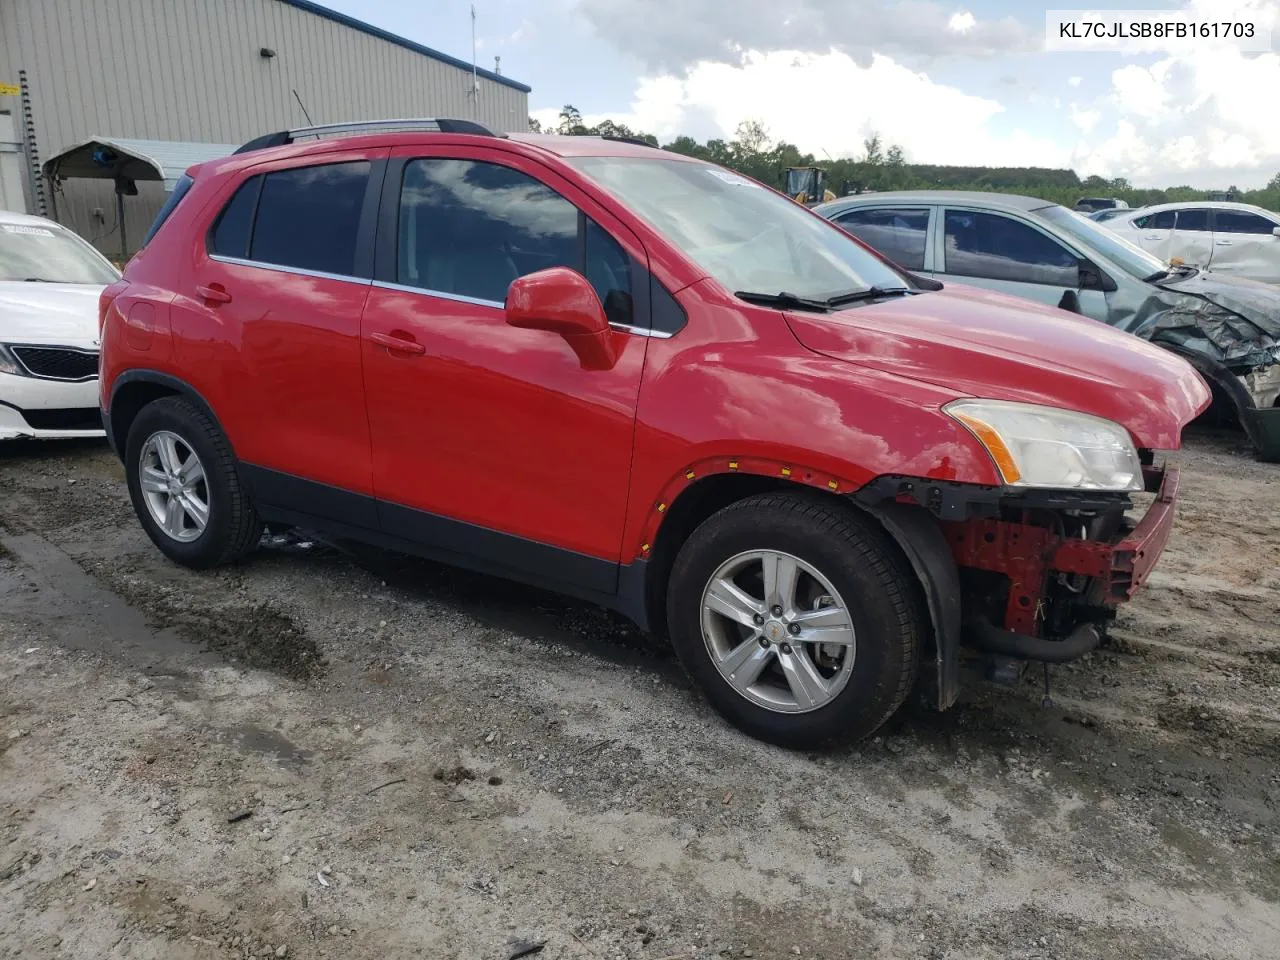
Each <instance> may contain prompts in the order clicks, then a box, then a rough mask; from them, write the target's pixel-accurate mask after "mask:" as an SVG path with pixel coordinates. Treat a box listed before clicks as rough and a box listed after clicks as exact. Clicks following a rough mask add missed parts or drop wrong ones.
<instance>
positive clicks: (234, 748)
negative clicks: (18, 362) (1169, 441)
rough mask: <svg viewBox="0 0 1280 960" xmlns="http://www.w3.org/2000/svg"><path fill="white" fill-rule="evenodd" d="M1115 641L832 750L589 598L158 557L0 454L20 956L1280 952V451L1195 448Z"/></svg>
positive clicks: (405, 567) (8, 949) (69, 493)
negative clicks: (1160, 542)
mask: <svg viewBox="0 0 1280 960" xmlns="http://www.w3.org/2000/svg"><path fill="white" fill-rule="evenodd" d="M1175 459H1176V460H1178V461H1179V462H1180V463H1181V464H1182V466H1183V468H1184V494H1183V500H1182V505H1181V508H1180V513H1179V519H1178V524H1177V529H1176V532H1175V534H1174V537H1173V539H1172V542H1171V545H1170V547H1169V550H1168V552H1167V553H1166V555H1165V557H1164V559H1163V560H1162V562H1161V564H1160V566H1159V567H1158V568H1157V571H1156V574H1155V575H1154V577H1153V578H1152V580H1151V582H1150V584H1149V586H1148V588H1147V589H1146V590H1145V592H1143V593H1142V594H1141V595H1140V597H1139V599H1138V600H1137V601H1135V602H1134V603H1133V604H1132V605H1131V606H1130V607H1129V608H1128V609H1126V610H1125V611H1124V613H1123V614H1122V617H1121V620H1120V621H1119V623H1118V625H1117V627H1116V629H1115V631H1114V639H1113V640H1112V641H1111V642H1110V643H1109V645H1108V646H1107V647H1105V648H1104V649H1103V650H1101V651H1099V652H1098V653H1096V654H1094V655H1093V656H1091V657H1090V658H1089V659H1088V660H1086V661H1083V662H1081V663H1079V664H1076V665H1074V666H1073V667H1069V668H1064V669H1057V670H1056V671H1055V674H1054V680H1053V683H1054V691H1053V694H1054V703H1053V704H1052V705H1051V706H1048V707H1045V706H1042V704H1041V693H1040V690H1039V688H1038V686H1037V685H1036V684H1035V683H1034V682H1033V681H1032V680H1030V679H1028V680H1027V681H1026V682H1025V683H1024V684H1023V685H1022V686H1020V687H1017V688H1008V687H999V686H994V685H975V686H972V687H970V688H968V689H967V690H966V693H965V695H964V698H963V700H962V703H961V704H960V705H959V706H958V707H956V708H955V709H954V710H952V711H949V712H947V713H945V714H936V713H932V712H930V711H928V710H925V709H922V708H918V707H914V706H908V707H906V708H904V710H903V711H901V712H900V714H899V715H898V716H897V717H896V718H895V719H894V721H892V723H891V725H890V727H889V728H888V729H887V730H886V731H885V736H883V737H882V738H878V739H877V740H875V741H874V742H871V743H866V744H863V745H862V747H861V748H860V749H854V748H844V749H840V750H838V751H835V752H828V753H826V754H821V755H809V754H796V753H788V752H785V751H782V750H778V749H774V748H771V747H767V746H764V745H762V744H760V743H757V742H754V741H752V740H749V739H747V738H746V737H744V736H742V735H739V734H737V733H736V732H734V731H733V730H731V729H729V728H728V727H727V726H726V725H725V724H723V723H722V722H721V721H720V720H719V719H718V718H717V717H716V716H715V715H714V714H712V713H711V712H710V710H709V709H708V708H707V707H706V706H705V705H704V704H703V702H702V701H701V699H700V698H699V696H698V695H697V693H696V692H695V691H693V690H692V689H691V688H690V686H689V684H688V683H687V682H686V681H685V679H684V677H683V675H682V674H681V673H680V671H679V669H678V667H677V665H676V663H675V661H674V659H673V658H672V656H671V654H670V653H669V651H667V650H665V649H662V648H661V647H659V646H657V645H655V643H654V642H652V641H650V640H648V639H646V638H645V637H643V636H640V635H638V634H637V633H636V632H635V631H634V630H630V629H628V628H627V626H626V625H625V624H624V623H623V622H622V621H620V620H618V619H616V618H614V617H613V616H611V615H609V614H607V613H604V612H602V611H600V610H597V609H596V608H593V607H590V606H587V605H583V604H578V603H575V602H572V601H566V600H562V599H559V598H556V597H552V596H549V595H547V594H544V593H541V592H538V591H534V590H530V589H525V588H522V587H519V586H514V585H511V584H508V583H504V582H501V581H497V580H492V579H488V578H484V577H478V576H473V575H469V574H462V573H458V572H453V571H450V570H447V569H445V568H441V567H438V566H435V565H432V564H429V563H425V562H420V561H416V560H408V559H404V558H400V557H395V556H391V555H388V554H384V553H379V552H376V551H368V550H360V551H356V552H350V551H344V550H340V549H337V548H335V547H332V546H328V545H325V544H321V543H309V542H307V541H300V540H298V539H296V538H287V539H286V538H282V539H280V540H279V542H276V543H273V544H272V545H270V546H269V547H268V548H267V549H264V550H261V551H259V553H258V554H256V555H255V556H254V557H253V558H251V559H250V560H249V561H248V562H246V563H245V564H243V565H241V566H239V567H236V568H233V569H227V570H221V571H217V572H213V573H205V574H196V573H192V572H189V571H186V570H183V569H181V568H178V567H176V566H174V565H172V564H169V563H168V562H166V561H165V560H164V559H163V558H162V557H161V555H160V554H159V553H158V552H157V551H156V550H155V549H154V548H153V547H152V545H151V544H150V542H149V541H148V540H147V539H146V538H145V536H144V535H143V533H142V532H141V529H140V528H139V526H138V524H137V522H136V520H135V519H134V517H133V515H132V513H131V510H130V507H129V505H128V500H127V495H126V493H125V490H124V484H123V475H122V472H121V469H120V466H119V464H118V463H117V462H116V461H115V460H114V459H113V457H112V456H111V454H110V453H109V451H108V450H107V449H106V448H105V446H103V445H102V444H97V443H83V444H53V443H49V444H44V445H17V446H10V445H6V446H5V447H4V448H3V449H2V450H0V903H3V904H4V908H3V909H0V956H3V955H6V954H8V955H12V956H15V957H17V956H21V957H23V958H31V960H38V958H53V957H83V958H95V960H96V958H102V957H108V956H112V957H136V958H152V957H154V958H166V960H170V958H186V957H191V958H214V957H218V958H231V957H240V958H244V957H250V956H253V957H259V956H275V957H280V956H289V957H299V958H311V957H335V958H337V957H342V958H354V960H363V958H375V957H376V958H379V960H381V958H386V957H408V956H422V957H432V958H435V957H440V958H454V957H456V958H478V960H487V958H496V960H507V958H509V957H511V956H513V955H515V954H518V953H519V952H520V950H521V948H522V944H521V943H520V942H519V941H528V943H526V944H524V946H526V947H530V948H531V947H532V946H533V945H535V944H538V943H543V942H544V941H545V947H544V948H543V950H542V952H541V953H539V954H536V956H538V957H540V958H547V960H549V958H583V960H592V958H596V960H600V958H650V960H676V958H679V960H694V958H697V960H702V958H718V957H735V958H736V957H752V956H754V957H760V958H785V957H794V956H802V957H810V958H819V957H821V958H828V960H836V958H853V957H858V958H862V957H876V958H887V957H909V958H917V957H919V958H955V960H960V958H964V960H973V958H996V957H999V958H1032V957H1039V958H1075V957H1100V958H1144V960H1152V958H1201V957H1214V958H1218V957H1221V958H1233V960H1246V958H1252V957H1258V958H1263V957H1269V958H1273V957H1275V956H1276V950H1277V947H1276V944H1277V943H1278V942H1280V857H1278V854H1280V818H1278V817H1277V813H1278V812H1280V763H1278V762H1277V761H1278V760H1280V697H1278V696H1277V694H1278V693H1280V625H1278V624H1280V613H1278V611H1280V565H1278V564H1277V559H1278V558H1280V470H1278V469H1277V468H1276V467H1274V466H1270V467H1269V466H1266V465H1262V464H1258V463H1256V462H1254V461H1252V460H1251V459H1250V458H1249V457H1248V456H1247V455H1245V454H1243V453H1242V452H1241V451H1239V450H1238V449H1236V448H1235V446H1234V444H1233V442H1232V440H1231V439H1230V438H1229V437H1227V436H1226V435H1217V434H1212V433H1198V434H1196V435H1195V436H1194V437H1193V438H1192V439H1191V441H1190V444H1189V447H1188V448H1187V449H1186V450H1184V451H1182V452H1181V453H1180V454H1177V455H1176V456H1175Z"/></svg>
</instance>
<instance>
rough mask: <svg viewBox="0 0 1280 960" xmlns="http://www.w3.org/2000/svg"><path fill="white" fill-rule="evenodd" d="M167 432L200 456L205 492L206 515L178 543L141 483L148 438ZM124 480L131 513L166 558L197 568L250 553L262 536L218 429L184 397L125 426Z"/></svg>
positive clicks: (153, 407) (146, 410) (152, 407)
mask: <svg viewBox="0 0 1280 960" xmlns="http://www.w3.org/2000/svg"><path fill="white" fill-rule="evenodd" d="M160 430H167V431H169V432H171V433H173V434H176V435H177V436H178V437H179V438H180V439H181V440H182V442H183V443H184V444H185V445H186V446H187V447H189V448H190V449H191V450H192V451H194V453H195V454H196V456H198V457H199V458H200V464H201V466H202V467H203V468H204V476H205V488H206V490H207V493H208V504H209V519H208V522H207V524H206V526H205V528H204V530H203V531H202V532H201V533H200V535H199V536H198V537H196V538H195V539H194V540H191V541H189V542H182V541H180V540H176V539H174V538H173V537H171V536H169V534H167V533H166V532H165V531H164V529H163V528H162V527H161V526H160V525H159V524H158V523H156V521H155V519H154V518H153V517H152V516H151V511H150V510H149V509H148V507H147V503H146V500H145V498H144V496H143V492H142V485H141V477H140V471H141V464H140V460H141V455H142V450H143V447H144V446H145V444H146V443H147V440H148V439H149V438H150V437H152V436H153V435H154V434H155V433H156V432H157V431H160ZM124 467H125V478H126V479H127V481H128V484H129V498H130V499H131V500H132V501H133V509H134V512H135V513H136V514H137V515H138V519H139V520H140V521H141V523H142V528H143V529H144V530H146V532H147V536H149V537H150V538H151V541H152V543H154V544H155V545H156V546H157V547H159V548H160V552H161V553H163V554H164V555H165V556H166V557H168V558H169V559H170V560H173V561H174V562H175V563H180V564H182V565H183V566H184V567H191V568H192V569H195V570H202V569H207V568H209V567H215V566H220V565H222V564H227V563H232V562H234V561H236V560H239V559H241V558H243V557H245V556H247V555H248V554H249V553H251V552H252V551H253V550H254V549H255V548H256V547H257V545H258V541H259V540H260V539H261V538H262V521H261V520H260V519H259V518H258V515H257V513H256V512H255V511H254V509H253V503H252V502H251V501H250V499H249V495H248V493H247V492H246V491H245V489H244V487H243V486H241V483H240V476H239V474H238V473H237V471H236V461H235V457H234V456H233V455H232V453H231V446H230V444H228V443H227V439H226V437H225V436H223V434H222V431H221V429H219V427H218V425H217V424H216V423H214V422H213V421H212V420H211V419H210V418H209V417H208V416H207V415H206V414H204V413H203V412H201V410H200V409H199V408H197V407H196V406H195V405H194V404H192V403H191V402H190V401H188V400H185V399H183V398H182V397H165V398H163V399H160V400H156V401H154V402H152V403H149V404H147V405H146V406H145V407H143V408H142V410H141V411H140V412H139V413H138V415H137V416H136V417H135V418H134V420H133V423H132V425H131V426H130V427H129V436H128V439H127V440H126V444H125V458H124Z"/></svg>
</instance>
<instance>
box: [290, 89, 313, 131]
mask: <svg viewBox="0 0 1280 960" xmlns="http://www.w3.org/2000/svg"><path fill="white" fill-rule="evenodd" d="M293 99H295V100H297V101H298V106H300V107H301V108H302V115H303V116H304V117H306V118H307V126H309V127H311V126H315V124H313V123H312V122H311V114H309V113H307V105H306V104H305V103H303V102H302V98H301V97H300V96H298V90H297V88H296V87H295V88H294V91H293Z"/></svg>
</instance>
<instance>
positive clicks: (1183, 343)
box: [1112, 270, 1280, 370]
mask: <svg viewBox="0 0 1280 960" xmlns="http://www.w3.org/2000/svg"><path fill="white" fill-rule="evenodd" d="M1147 286H1148V289H1149V290H1150V293H1149V295H1148V296H1147V297H1146V298H1145V299H1144V300H1143V301H1142V302H1134V303H1127V302H1125V301H1124V300H1116V301H1115V302H1114V303H1112V307H1113V310H1112V314H1113V322H1114V323H1115V325H1116V326H1118V327H1120V328H1121V329H1123V330H1127V331H1129V332H1130V333H1135V334H1137V335H1138V336H1140V337H1143V338H1144V339H1148V340H1157V341H1162V342H1165V343H1168V344H1170V345H1172V346H1175V347H1179V348H1181V349H1184V350H1190V351H1193V352H1195V353H1199V354H1202V355H1204V356H1207V357H1210V358H1212V359H1214V360H1217V361H1219V362H1220V363H1223V364H1225V365H1227V366H1228V367H1230V368H1231V369H1233V370H1250V369H1254V368H1257V367H1263V366H1267V365H1269V364H1272V363H1276V362H1280V286H1277V285H1275V284H1270V283H1260V282H1258V281H1256V280H1247V279H1245V278H1243V277H1228V276H1222V275H1221V274H1215V273H1214V272H1213V271H1211V270H1210V271H1200V272H1198V273H1195V274H1193V275H1191V276H1188V277H1184V278H1182V279H1176V278H1174V279H1170V280H1165V281H1162V282H1160V283H1154V284H1148V285H1147Z"/></svg>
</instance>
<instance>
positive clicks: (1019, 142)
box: [533, 50, 1068, 166]
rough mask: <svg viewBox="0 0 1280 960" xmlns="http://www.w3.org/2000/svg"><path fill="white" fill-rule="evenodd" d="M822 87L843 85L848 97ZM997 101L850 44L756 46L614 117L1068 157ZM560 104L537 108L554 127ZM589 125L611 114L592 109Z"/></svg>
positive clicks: (841, 147)
mask: <svg viewBox="0 0 1280 960" xmlns="http://www.w3.org/2000/svg"><path fill="white" fill-rule="evenodd" d="M815 90H839V91H840V97H839V104H838V106H837V107H833V103H832V101H831V100H830V98H828V97H817V96H814V91H815ZM1003 110H1004V107H1003V106H1002V105H1001V104H1000V103H999V102H997V101H995V100H991V99H988V98H985V97H979V96H974V95H972V94H968V93H964V92H963V91H961V90H958V89H956V88H955V87H950V86H946V85H944V84H940V83H936V82H935V81H933V80H931V79H930V78H929V77H928V76H927V75H925V74H924V73H921V72H918V71H914V70H910V69H908V68H906V67H904V66H902V65H901V64H899V63H896V62H895V61H893V60H891V59H889V58H888V57H883V56H875V57H873V58H872V60H871V63H870V65H869V66H866V67H860V66H858V65H857V63H855V62H854V60H853V59H852V58H850V57H849V56H848V55H846V54H844V53H839V52H835V51H832V52H830V53H827V54H821V55H819V54H806V53H799V52H797V51H794V50H778V51H773V52H770V53H758V52H753V51H748V52H746V53H744V56H743V65H742V66H741V67H739V66H731V65H729V64H725V63H714V62H707V61H703V62H699V63H696V64H694V65H692V66H691V67H690V68H689V69H688V73H687V75H686V76H685V77H684V78H678V77H674V76H661V77H649V78H645V79H642V80H641V81H640V84H639V86H638V88H637V90H636V94H635V98H634V100H633V101H632V103H631V108H630V110H628V111H626V112H625V113H622V112H618V111H613V112H611V113H610V114H608V115H607V116H608V117H609V118H611V119H613V120H615V121H617V122H619V123H625V124H627V125H628V126H630V127H632V128H633V129H638V130H642V131H645V132H647V133H653V134H655V135H656V136H657V137H658V138H659V140H662V141H663V142H666V141H668V140H671V139H673V138H675V137H676V136H678V135H680V134H688V135H689V136H693V137H696V138H697V139H699V140H705V139H707V138H709V137H724V138H729V137H732V135H733V132H734V130H735V129H736V128H737V126H738V124H739V123H741V122H742V121H743V120H760V121H761V122H763V123H764V124H765V126H766V127H767V128H768V130H769V132H770V134H771V135H772V136H773V137H774V138H776V139H779V140H786V141H788V142H790V143H794V144H795V145H796V146H798V147H799V148H800V149H801V150H804V151H806V152H811V153H813V154H815V155H816V156H819V157H821V156H824V154H830V155H831V156H833V157H836V156H852V155H857V154H859V153H860V152H861V151H862V140H863V138H864V137H865V136H866V135H867V133H868V132H869V131H871V130H875V131H877V132H879V133H880V135H881V137H882V138H883V139H884V141H885V142H886V143H898V144H901V145H902V147H903V148H904V150H905V151H906V154H907V157H908V159H909V160H911V161H916V162H920V163H954V164H1000V165H1022V164H1027V165H1037V166H1055V165H1062V164H1063V163H1065V161H1066V159H1067V154H1068V150H1067V149H1066V148H1065V147H1063V146H1055V145H1054V144H1053V143H1051V142H1049V141H1047V140H1045V139H1042V138H1037V137H1033V136H1031V135H1029V134H1027V133H1024V132H1021V131H1015V132H1013V133H1010V134H1006V135H1001V134H998V133H996V132H994V131H993V130H992V129H991V127H990V122H991V121H992V119H993V118H995V117H997V116H998V115H999V114H1000V113H1001V112H1003ZM558 113H559V110H558V109H557V108H547V109H544V110H535V111H533V116H535V117H536V118H537V119H538V120H539V121H540V122H541V123H542V124H543V126H544V127H547V126H551V127H554V126H555V124H556V123H557V114H558ZM584 119H585V121H586V122H587V123H588V124H593V123H597V122H599V121H600V120H602V119H605V116H604V115H602V116H587V117H585V118H584Z"/></svg>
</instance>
